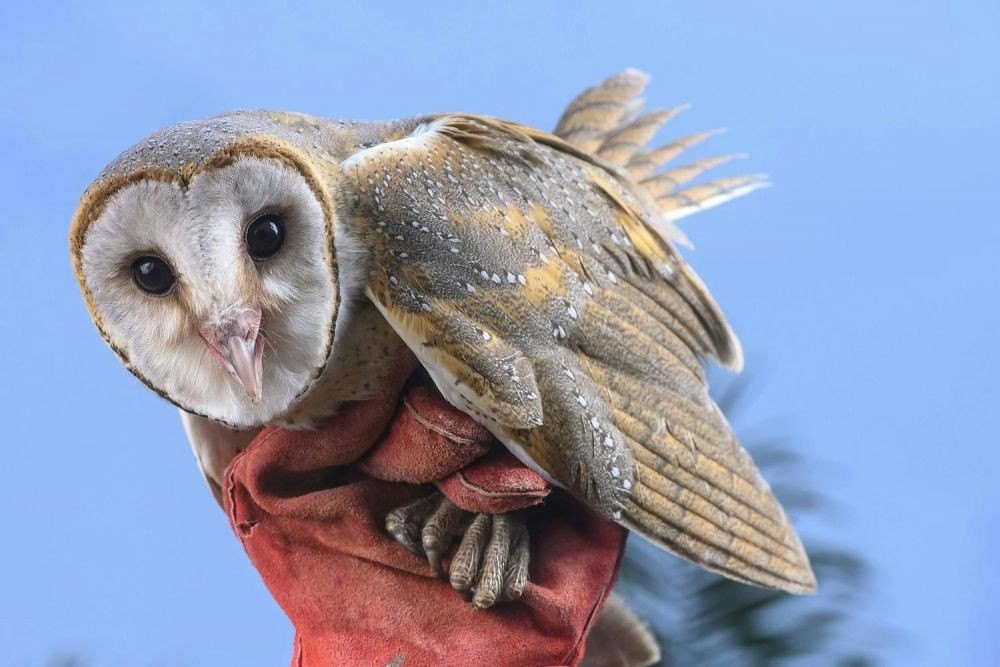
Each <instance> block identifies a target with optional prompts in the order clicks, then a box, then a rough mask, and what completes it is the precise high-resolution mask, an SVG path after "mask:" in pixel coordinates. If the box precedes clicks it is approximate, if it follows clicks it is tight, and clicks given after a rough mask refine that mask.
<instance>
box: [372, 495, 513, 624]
mask: <svg viewBox="0 0 1000 667" xmlns="http://www.w3.org/2000/svg"><path fill="white" fill-rule="evenodd" d="M386 530H388V532H389V534H390V535H391V536H392V537H393V539H395V540H396V541H397V542H399V543H400V544H402V545H403V546H404V547H405V548H406V549H407V550H408V551H410V552H411V553H414V554H416V555H418V556H424V557H426V558H427V562H428V563H429V564H430V566H431V569H433V570H434V572H435V573H437V575H438V576H439V577H441V578H442V579H444V580H446V581H448V582H449V583H450V584H451V586H452V588H454V589H455V591H456V592H457V593H458V594H459V595H461V596H462V597H463V598H465V599H466V600H471V602H472V604H473V606H475V607H476V608H477V609H488V608H489V607H492V606H493V605H494V604H496V603H497V602H499V601H510V600H517V599H518V598H520V597H521V595H522V594H523V593H524V589H525V586H527V583H528V565H529V564H530V550H529V540H528V529H527V522H526V519H525V515H524V512H511V513H508V514H486V513H480V514H474V513H472V512H467V511H465V510H463V509H461V508H459V507H458V506H456V505H455V504H454V503H452V502H451V501H450V500H448V499H447V498H445V497H444V496H442V495H441V494H440V493H435V494H433V495H430V496H428V497H427V498H422V499H420V500H418V501H416V502H414V503H410V504H409V505H404V506H402V507H399V508H396V509H395V510H393V511H392V512H390V513H389V515H388V516H387V517H386ZM418 536H419V538H418ZM456 537H461V540H460V542H459V546H458V550H457V551H456V552H455V556H454V557H453V558H452V559H451V564H450V567H449V568H448V572H447V573H445V571H444V567H443V566H442V563H441V558H442V556H443V555H444V553H445V552H446V551H447V550H448V548H449V547H450V546H451V544H452V542H453V541H454V538H456Z"/></svg>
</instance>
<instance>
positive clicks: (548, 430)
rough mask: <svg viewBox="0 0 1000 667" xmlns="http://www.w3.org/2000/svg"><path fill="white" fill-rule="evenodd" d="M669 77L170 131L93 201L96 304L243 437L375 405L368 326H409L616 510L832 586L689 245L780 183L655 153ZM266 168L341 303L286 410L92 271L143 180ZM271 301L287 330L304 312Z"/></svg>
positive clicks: (194, 407)
mask: <svg viewBox="0 0 1000 667" xmlns="http://www.w3.org/2000/svg"><path fill="white" fill-rule="evenodd" d="M645 83H646V77H645V76H644V75H642V74H640V73H638V72H634V71H627V72H624V73H622V74H620V75H618V76H615V77H612V78H611V79H609V80H607V81H606V82H605V83H604V84H602V85H601V86H598V87H596V88H593V89H590V90H588V91H586V92H584V93H583V94H582V95H580V96H579V97H578V98H577V99H576V100H574V102H573V103H572V104H571V105H570V107H569V108H568V109H567V110H566V112H565V114H564V115H563V117H562V119H561V120H560V121H559V124H558V126H557V128H556V131H555V133H554V134H548V133H545V132H542V131H539V130H535V129H532V128H529V127H525V126H522V125H518V124H515V123H511V122H507V121H501V120H497V119H493V118H488V117H483V116H475V115H467V114H439V115H432V116H425V117H420V118H415V119H410V120H406V121H397V122H391V123H343V122H336V121H326V120H321V119H316V118H312V117H308V116H302V115H298V114H286V113H272V112H238V113H236V114H230V115H226V116H222V117H219V118H216V119H209V120H207V121H201V122H197V123H189V124H182V125H181V126H175V127H174V128H168V129H167V130H164V131H161V133H158V135H154V136H153V137H151V138H150V139H148V140H147V141H146V142H144V143H142V144H140V145H139V146H137V147H135V148H133V149H132V150H130V151H129V152H127V153H126V154H124V155H123V156H122V157H121V158H119V160H117V161H116V162H115V163H113V164H112V166H111V167H109V169H108V170H107V172H106V173H105V174H104V175H103V176H102V178H101V179H99V180H98V181H97V183H95V185H94V186H92V188H91V189H90V190H89V191H88V194H87V195H86V196H85V198H84V201H83V203H82V205H81V208H80V210H79V211H78V214H77V218H76V222H75V224H74V232H73V254H74V261H75V263H76V267H77V271H78V276H79V277H80V280H81V283H82V285H83V288H84V293H85V296H86V297H87V299H88V303H89V304H90V306H91V312H92V314H93V316H94V318H95V321H96V322H97V323H98V326H99V327H100V328H101V329H102V331H103V332H104V333H105V336H106V337H108V339H109V342H111V344H112V346H113V347H114V348H115V349H116V351H118V352H119V354H121V356H122V357H123V359H125V361H126V363H127V364H128V365H129V366H130V368H131V369H132V370H133V372H135V373H136V374H137V375H139V376H140V377H141V378H143V379H144V380H145V381H146V383H147V384H149V385H150V386H151V387H153V388H154V389H157V390H158V391H160V392H161V393H163V394H164V395H166V396H167V397H168V398H170V400H172V401H174V402H175V403H177V404H178V405H179V406H181V407H182V408H183V409H184V410H186V411H187V412H189V413H196V414H202V415H205V416H206V417H208V418H211V419H214V420H218V421H223V422H226V423H228V424H231V425H233V426H249V425H254V424H257V423H262V422H268V421H279V422H282V421H283V422H293V423H311V422H313V421H315V420H317V419H319V418H322V417H323V416H324V415H328V414H331V413H332V412H333V411H335V409H336V407H337V405H338V403H339V402H340V401H342V400H346V399H347V398H357V397H359V396H360V395H362V394H364V391H366V390H367V388H366V389H365V390H362V389H361V388H360V386H359V384H360V382H361V379H363V378H365V377H366V376H370V375H371V376H374V375H377V373H373V374H368V373H366V369H369V368H372V369H380V370H379V372H384V369H385V368H387V367H388V366H389V365H390V363H391V359H392V358H394V356H395V355H396V354H397V353H398V351H399V344H397V345H395V346H393V345H386V346H385V347H384V349H385V351H384V353H382V352H380V351H379V350H376V349H370V350H368V351H367V352H366V353H365V354H359V353H357V343H358V341H361V340H368V339H370V338H371V337H370V335H368V334H367V333H365V334H364V335H359V334H358V327H359V326H364V327H365V332H368V331H370V330H378V331H380V332H381V334H380V335H382V336H385V335H387V333H386V332H388V331H389V330H388V327H391V331H392V332H395V333H394V334H393V340H396V341H402V343H405V345H406V346H408V347H409V348H410V349H411V350H412V351H413V353H414V354H415V355H416V356H417V358H418V359H419V360H420V362H421V363H422V364H423V366H424V367H425V368H426V369H427V371H428V373H429V374H430V375H431V377H432V378H433V379H434V381H435V382H436V384H437V385H438V387H439V388H440V390H441V391H442V393H443V395H444V396H445V397H446V398H447V399H448V400H449V401H450V402H452V403H453V404H454V405H456V406H457V407H459V408H460V409H462V410H464V411H465V412H467V413H468V414H470V415H471V416H473V417H474V418H475V419H477V420H478V421H480V422H481V423H483V424H485V425H486V426H487V427H488V428H489V429H490V430H491V431H492V432H493V433H494V434H495V435H496V436H497V438H498V439H499V440H500V441H501V442H503V443H504V444H505V445H506V446H507V447H508V448H509V449H511V451H513V452H514V453H515V454H516V455H517V456H518V457H519V458H521V460H522V461H524V462H525V463H526V464H527V465H530V466H532V467H534V468H535V469H537V470H539V472H541V473H542V474H544V475H545V476H546V477H547V478H548V479H549V480H551V481H552V482H553V483H555V484H556V485H558V486H560V487H563V488H565V489H566V490H568V491H569V492H570V493H572V494H574V495H575V496H576V497H578V498H579V499H580V500H582V501H584V502H586V503H587V504H588V505H590V506H591V507H593V508H594V509H596V510H597V511H598V512H600V513H602V514H603V515H605V516H607V517H608V518H611V519H613V520H616V521H619V522H620V523H622V524H623V525H626V526H627V527H629V528H631V529H633V530H635V531H637V532H639V533H641V534H643V535H645V536H646V537H648V538H649V539H651V540H653V541H654V542H656V543H657V544H659V545H661V546H662V547H664V548H665V549H667V550H669V551H671V552H673V553H675V554H677V555H680V556H682V557H684V558H687V559H689V560H691V561H693V562H695V563H698V564H699V565H701V566H703V567H705V568H707V569H710V570H712V571H715V572H719V573H721V574H724V575H726V576H729V577H732V578H734V579H737V580H740V581H744V582H747V583H752V584H757V585H764V586H771V587H774V588H779V589H782V590H786V591H790V592H795V593H804V592H810V591H812V590H814V588H815V579H814V577H813V574H812V571H811V569H810V566H809V562H808V559H807V557H806V554H805V552H804V550H803V548H802V546H801V544H800V542H799V540H798V538H797V537H796V535H795V533H794V530H793V529H792V526H791V524H790V523H789V521H788V519H787V517H786V516H785V514H784V512H783V511H782V509H781V507H780V505H779V504H778V502H777V500H776V499H775V498H774V496H773V494H772V493H771V491H770V489H769V488H768V486H767V484H766V483H765V482H764V480H763V479H762V478H761V476H760V474H759V473H758V471H757V470H756V467H755V466H754V464H753V462H752V461H751V459H750V457H749V456H748V455H747V453H746V452H745V451H744V450H743V449H742V448H741V446H740V445H739V443H738V442H737V440H736V438H735V437H734V435H733V433H732V431H731V429H730V427H729V425H728V424H727V423H726V420H725V419H724V417H723V416H722V414H721V413H720V411H719V410H718V408H717V407H716V406H715V404H714V403H713V402H712V400H711V398H710V397H709V396H708V393H707V390H706V383H705V372H704V369H703V366H702V362H703V361H705V360H709V359H714V360H717V361H718V362H720V363H721V364H722V365H724V366H726V367H729V368H734V369H738V368H739V367H740V366H741V364H742V353H741V350H740V345H739V342H738V340H737V339H736V337H735V335H734V334H733V332H732V331H731V329H730V327H729V325H728V324H727V323H726V320H725V318H724V317H723V315H722V313H721V311H720V310H719V308H718V307H717V306H716V304H715V302H714V300H713V299H712V297H711V295H710V294H709V293H708V290H707V289H706V288H705V286H704V285H703V284H702V282H701V281H700V280H699V278H698V277H697V276H696V275H695V273H694V272H693V270H692V269H691V268H690V267H689V266H687V264H685V263H684V261H683V259H682V258H681V257H680V255H679V254H678V253H677V251H676V250H675V248H674V246H673V245H672V243H671V240H673V241H683V235H682V234H680V232H679V231H678V230H677V229H676V227H674V226H673V222H674V221H675V220H677V219H679V218H681V217H683V216H685V215H687V214H690V213H693V212H695V211H698V210H702V209H704V208H708V207H710V206H714V205H716V204H719V203H722V202H723V201H726V200H728V199H731V198H733V197H736V196H739V195H741V194H744V193H746V192H749V191H751V190H753V189H756V188H758V187H761V186H762V185H763V184H764V183H763V180H762V179H760V178H758V177H739V178H726V179H720V180H717V181H713V182H710V183H706V184H702V185H694V186H689V187H684V186H685V184H686V183H687V182H689V181H690V180H691V179H693V178H694V177H696V176H697V175H698V174H700V173H701V172H703V171H704V170H706V169H709V168H711V167H713V166H716V165H718V164H721V163H723V162H724V161H726V160H727V159H728V158H726V157H722V158H714V159H708V160H700V161H697V162H694V163H692V164H690V165H685V166H682V167H678V168H674V169H670V170H668V171H658V169H659V167H660V166H661V165H662V164H664V163H666V162H667V161H669V160H671V159H673V158H675V157H676V156H677V155H679V154H680V153H681V152H682V151H683V150H685V149H686V148H688V147H690V146H693V145H694V144H696V143H698V142H700V141H702V140H704V139H705V138H707V137H708V136H709V135H710V133H703V134H698V135H692V136H690V137H686V138H683V139H680V140H677V141H675V142H672V143H670V144H668V145H666V146H664V147H662V148H654V149H648V148H646V143H647V142H648V141H649V140H650V139H651V138H652V136H653V135H654V134H655V132H656V131H657V129H658V128H659V126H660V125H661V124H662V123H664V122H666V121H667V120H668V119H669V118H670V117H671V116H672V115H673V114H674V113H676V110H667V111H662V112H652V113H649V114H646V115H637V113H638V110H639V103H638V102H637V96H638V94H639V93H640V92H641V90H642V89H643V87H644V85H645ZM248 159H252V160H257V161H263V162H266V163H268V164H274V165H276V168H280V169H287V170H291V171H293V172H295V173H297V174H299V175H300V177H301V178H302V179H303V180H304V182H305V184H306V185H307V186H308V189H309V191H311V192H312V195H313V196H314V197H315V200H316V202H318V204H319V206H318V210H320V211H322V218H323V220H322V228H323V230H324V234H325V238H326V241H327V243H328V245H327V246H326V247H325V248H324V249H323V253H322V257H323V261H324V262H325V264H326V266H327V267H328V269H329V272H330V278H329V285H326V284H324V289H325V290H326V291H327V292H329V294H328V299H329V300H331V301H332V302H333V306H332V308H331V309H330V310H331V311H332V314H333V322H334V326H332V327H330V326H328V323H327V325H325V326H326V332H325V337H324V338H323V340H322V341H318V342H317V344H316V345H318V344H319V343H322V346H321V347H322V349H320V347H316V349H317V350H318V351H317V353H316V354H314V355H313V357H312V358H313V361H312V362H310V368H311V371H310V372H308V373H301V374H300V375H301V376H302V378H301V380H297V381H296V382H298V384H295V383H291V385H294V386H291V385H290V388H289V389H287V391H286V393H287V398H286V399H282V400H272V401H270V402H267V398H268V397H267V396H266V395H265V397H264V398H265V400H264V403H266V404H267V406H268V407H267V410H266V411H265V410H264V409H263V408H260V409H257V410H255V409H251V408H248V407H246V406H236V405H234V404H232V403H231V402H230V403H225V404H222V405H220V404H218V403H217V402H213V401H208V400H206V399H202V398H197V399H195V398H189V397H188V396H186V395H180V392H179V391H176V390H171V389H169V388H166V387H165V385H164V381H163V379H162V378H159V377H151V373H149V372H147V371H146V365H149V366H152V365H153V364H152V362H150V363H149V364H144V362H143V361H142V359H141V358H140V357H141V354H140V355H133V354H131V348H130V346H129V344H128V343H127V342H126V341H122V340H120V339H119V337H120V334H116V333H115V332H114V331H113V330H115V327H114V326H110V325H108V324H107V322H106V319H105V317H106V315H107V313H108V311H109V310H111V308H110V306H104V305H102V304H101V303H100V298H98V297H96V296H95V294H96V293H97V292H99V291H100V289H101V287H100V285H99V284H98V283H96V282H94V279H93V278H92V276H91V275H89V274H88V270H87V267H88V261H90V262H91V263H94V262H95V261H96V260H88V259H87V257H88V255H87V252H86V246H87V244H88V243H89V242H90V241H89V239H90V238H91V235H92V234H93V231H92V226H93V224H94V221H95V220H100V219H101V217H102V215H104V209H105V208H106V207H107V205H108V202H109V201H110V200H111V199H112V198H113V197H115V196H116V193H117V192H118V191H120V190H121V189H122V188H125V187H128V186H129V185H130V184H134V183H136V182H137V181H140V180H148V179H159V180H163V181H166V182H170V183H173V184H176V186H177V187H178V188H179V189H180V190H181V191H183V190H184V189H185V188H197V187H198V186H197V183H198V179H199V178H201V176H200V175H201V174H203V173H206V172H208V171H212V170H218V169H224V168H226V167H228V166H232V165H234V164H239V163H240V161H241V160H248ZM194 224H196V223H195V222H192V225H194ZM201 224H203V223H201ZM372 305H373V306H374V308H376V309H377V314H375V311H374V310H372ZM263 310H264V314H263V321H264V323H265V324H264V325H262V326H264V327H266V326H267V322H269V321H270V320H269V318H280V314H279V313H275V314H272V315H269V313H268V312H267V310H266V307H264V309H263ZM258 312H259V311H258ZM348 312H350V313H351V314H352V315H351V317H346V315H345V313H348ZM378 314H380V315H381V317H379V316H378ZM279 323H280V320H279ZM120 329H121V327H118V330H120ZM390 333H391V332H390ZM395 336H398V338H395ZM350 341H354V343H351V342H350ZM276 344H277V343H276ZM314 347H315V345H314ZM142 349H143V350H144V349H145V347H143V348H142ZM352 350H353V352H352ZM278 357H279V358H280V354H278ZM267 361H268V357H267V356H266V355H265V357H264V362H267ZM331 369H337V370H336V371H335V372H333V371H331ZM266 370H267V367H266V365H265V372H266ZM241 377H242V376H241ZM296 377H299V376H296ZM265 394H266V387H265Z"/></svg>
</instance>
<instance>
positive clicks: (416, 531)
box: [385, 493, 440, 556]
mask: <svg viewBox="0 0 1000 667" xmlns="http://www.w3.org/2000/svg"><path fill="white" fill-rule="evenodd" d="M439 500H440V494H437V493H436V494H434V495H430V496H427V497H426V498H421V499H420V500H417V501H415V502H412V503H410V504H409V505H403V506H402V507H397V508H396V509H394V510H392V511H391V512H389V514H387V515H386V517H385V529H386V531H388V533H389V534H390V535H392V538H393V539H394V540H396V541H397V542H399V543H400V544H401V545H403V547H405V548H406V550H407V551H409V552H410V553H411V554H413V555H414V556H424V549H423V545H422V542H421V539H420V537H421V535H420V526H421V525H422V524H423V522H424V520H425V519H426V518H427V517H428V516H429V515H430V514H431V512H433V511H434V510H435V509H436V508H437V505H438V502H439Z"/></svg>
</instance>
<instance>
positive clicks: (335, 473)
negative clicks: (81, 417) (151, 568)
mask: <svg viewBox="0 0 1000 667" xmlns="http://www.w3.org/2000/svg"><path fill="white" fill-rule="evenodd" d="M401 385H402V381H398V382H396V383H395V384H394V385H393V386H392V387H389V388H388V389H387V390H386V391H385V392H384V393H383V395H381V396H378V397H376V398H374V399H372V400H369V401H365V402H359V403H354V404H351V405H349V406H348V407H347V408H346V409H345V410H344V411H343V412H342V413H340V414H339V415H338V416H337V417H335V418H334V419H333V420H331V422H330V423H329V424H328V425H327V426H326V427H324V428H323V429H321V430H318V431H310V432H303V431H286V430H281V429H275V428H268V429H265V430H264V431H262V432H261V434H260V435H259V436H257V438H255V439H254V441H253V442H252V443H251V444H250V445H249V446H248V447H247V449H246V450H244V451H243V452H242V453H241V454H239V455H238V456H237V457H236V458H234V459H233V461H232V462H231V463H230V465H229V467H228V468H227V471H226V480H225V493H224V500H225V506H226V511H227V513H228V515H229V518H230V522H231V524H232V526H233V528H234V530H235V532H236V534H237V535H238V536H239V538H240V540H241V541H242V543H243V545H244V548H245V549H246V552H247V554H248V555H249V556H250V559H251V560H252V561H253V563H254V565H255V567H256V568H257V569H258V571H259V572H260V573H261V576H262V578H263V579H264V582H265V584H266V585H267V586H268V589H269V590H270V591H271V593H272V594H273V595H274V597H275V599H276V600H277V601H278V603H279V604H280V605H281V607H282V608H283V609H284V610H285V612H286V613H287V614H288V616H289V618H290V619H291V620H292V623H293V625H294V626H295V629H296V636H295V651H294V657H293V660H292V664H293V665H296V666H297V667H320V666H324V665H378V666H381V665H386V664H389V663H391V662H392V661H393V660H396V659H397V658H399V657H400V656H405V657H404V659H403V662H402V663H397V664H402V665H405V666H407V667H409V666H410V665H479V664H483V665H575V664H577V663H578V662H579V660H580V658H581V656H582V650H583V643H584V640H585V638H586V634H587V632H588V631H589V628H590V626H591V625H592V623H593V621H594V620H595V619H596V617H597V614H598V612H599V611H600V608H601V606H602V605H603V603H604V601H605V599H606V597H607V595H608V593H609V592H610V590H611V588H612V586H613V585H614V582H615V579H616V577H617V573H618V567H619V561H620V558H621V554H622V551H623V547H624V541H625V531H624V530H623V529H621V528H620V527H618V526H616V525H615V524H613V523H610V522H608V521H606V520H604V519H602V518H600V517H598V516H596V515H594V514H593V513H591V512H590V511H588V510H586V509H585V508H583V507H581V506H580V505H579V504H577V503H575V502H574V501H572V500H570V499H568V498H567V497H565V496H563V495H560V494H554V495H553V496H552V497H550V498H549V499H548V500H547V501H546V502H545V503H544V505H543V506H542V507H539V508H538V509H537V510H535V511H534V512H535V513H534V515H533V516H532V518H531V522H530V524H529V527H530V531H531V535H532V545H531V546H532V565H531V583H530V584H529V585H528V587H527V589H526V590H525V593H524V595H523V596H522V598H521V599H520V600H518V601H517V602H508V603H501V604H500V605H498V606H497V607H494V608H493V609H490V610H488V611H477V610H475V609H474V608H473V607H472V606H471V605H470V604H469V603H468V602H466V601H464V600H462V599H461V598H460V597H459V596H458V595H457V594H456V593H455V592H454V591H453V590H452V589H451V587H450V586H449V585H448V584H447V583H446V582H443V581H441V580H439V579H437V578H436V577H435V576H434V573H433V572H432V571H431V569H430V567H429V566H428V564H427V562H426V561H425V560H423V559H420V558H418V557H416V556H414V555H413V554H410V553H409V552H408V551H406V550H405V549H403V548H402V547H401V546H400V545H398V544H396V543H395V542H394V541H393V540H392V539H391V538H390V537H389V536H388V535H387V534H386V532H385V530H384V519H385V515H386V514H387V513H388V512H389V511H390V510H392V509H394V508H395V507H398V506H399V505H402V504H404V503H407V502H410V501H412V500H415V499H417V498H419V497H422V496H424V495H426V494H428V493H429V492H430V491H432V490H433V487H428V486H426V485H424V483H428V482H434V483H435V484H436V485H437V486H438V488H439V489H440V490H441V491H442V492H443V493H445V494H446V495H447V496H448V497H449V498H450V499H451V500H452V501H453V502H455V504H457V505H459V506H460V507H462V508H464V509H468V510H470V511H487V512H493V513H496V512H503V511H511V510H513V509H519V508H522V507H527V506H530V505H533V504H537V503H540V502H541V501H542V499H543V498H546V496H547V494H548V492H549V487H548V485H547V484H546V483H545V481H544V480H543V479H542V478H541V477H539V476H538V475H537V474H536V473H534V472H533V471H531V470H529V469H528V468H525V467H524V466H522V465H521V464H520V463H519V462H517V461H516V459H514V458H513V457H512V456H510V455H509V454H508V453H506V451H505V450H503V449H502V448H500V447H499V446H497V445H494V444H493V442H492V436H490V435H489V432H488V431H486V430H485V429H484V428H483V427H481V426H479V425H478V424H476V423H475V422H473V421H472V420H471V419H469V418H468V417H466V416H465V415H464V414H463V413H461V412H459V411H458V410H456V409H454V408H452V407H451V406H450V405H448V404H447V403H445V402H444V401H443V399H441V398H440V396H438V395H437V394H436V392H435V391H434V390H433V389H430V388H429V387H416V388H414V389H411V390H410V391H409V392H408V393H407V394H406V398H405V401H404V402H403V404H402V405H401V406H400V407H399V410H398V411H397V398H396V397H397V395H398V393H399V387H400V386H401ZM491 447H492V451H490V450H491ZM487 452H489V454H487ZM484 454H487V455H486V456H484Z"/></svg>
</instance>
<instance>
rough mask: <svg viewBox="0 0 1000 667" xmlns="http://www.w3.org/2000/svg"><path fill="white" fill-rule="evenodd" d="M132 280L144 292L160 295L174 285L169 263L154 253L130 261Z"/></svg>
mask: <svg viewBox="0 0 1000 667" xmlns="http://www.w3.org/2000/svg"><path fill="white" fill-rule="evenodd" d="M132 280H134V281H135V284H136V285H138V286H139V289H141V290H142V291H143V292H145V293H146V294H152V295H154V296H162V295H164V294H166V293H167V292H169V291H170V288H171V287H173V286H174V281H175V280H176V278H174V272H173V271H171V270H170V265H169V264H167V263H166V262H165V261H163V260H162V259H160V258H159V257H156V256H155V255H146V256H144V257H140V258H138V259H137V260H135V261H134V262H132Z"/></svg>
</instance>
